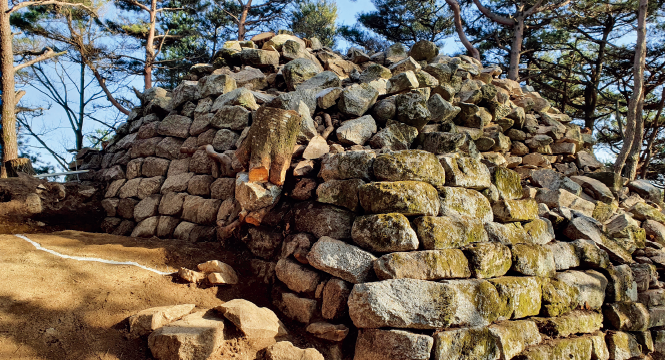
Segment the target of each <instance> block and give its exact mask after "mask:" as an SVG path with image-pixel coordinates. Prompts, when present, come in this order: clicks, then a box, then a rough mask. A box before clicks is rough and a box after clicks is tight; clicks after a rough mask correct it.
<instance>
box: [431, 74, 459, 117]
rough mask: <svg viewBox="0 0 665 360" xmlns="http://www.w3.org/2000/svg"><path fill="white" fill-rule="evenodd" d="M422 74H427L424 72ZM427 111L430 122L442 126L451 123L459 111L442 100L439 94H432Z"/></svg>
mask: <svg viewBox="0 0 665 360" xmlns="http://www.w3.org/2000/svg"><path fill="white" fill-rule="evenodd" d="M422 73H423V74H427V73H426V72H422ZM428 75H429V74H428ZM434 80H436V79H434ZM427 109H428V110H429V112H430V114H431V117H430V121H431V122H433V123H444V124H445V123H448V122H450V121H452V119H454V118H455V116H457V114H459V112H460V110H461V109H460V108H459V107H458V106H453V105H452V104H451V103H449V102H448V101H446V100H444V99H443V98H442V97H441V95H439V94H434V95H432V96H431V97H430V98H429V100H427Z"/></svg>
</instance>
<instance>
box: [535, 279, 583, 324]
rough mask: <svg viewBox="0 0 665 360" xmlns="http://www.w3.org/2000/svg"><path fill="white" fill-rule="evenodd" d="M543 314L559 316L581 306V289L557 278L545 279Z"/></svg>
mask: <svg viewBox="0 0 665 360" xmlns="http://www.w3.org/2000/svg"><path fill="white" fill-rule="evenodd" d="M542 289H543V298H542V307H541V315H543V316H551V317H554V316H559V315H562V314H565V313H567V312H570V311H572V310H574V309H576V308H577V307H578V306H579V303H578V299H579V295H580V294H579V292H580V291H579V289H578V288H577V287H574V286H571V285H568V284H566V283H564V282H563V281H559V280H557V279H547V278H546V279H543V282H542Z"/></svg>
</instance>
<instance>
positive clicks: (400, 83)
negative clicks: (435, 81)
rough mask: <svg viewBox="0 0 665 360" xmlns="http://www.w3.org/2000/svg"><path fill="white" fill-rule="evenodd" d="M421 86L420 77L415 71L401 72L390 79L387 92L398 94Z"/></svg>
mask: <svg viewBox="0 0 665 360" xmlns="http://www.w3.org/2000/svg"><path fill="white" fill-rule="evenodd" d="M419 86H420V84H418V79H417V78H416V74H414V73H413V71H411V70H409V71H406V72H402V73H399V74H397V75H395V76H393V77H391V78H390V79H389V80H388V86H387V88H386V92H387V93H388V94H397V93H401V92H403V91H407V90H412V89H417V88H418V87H419Z"/></svg>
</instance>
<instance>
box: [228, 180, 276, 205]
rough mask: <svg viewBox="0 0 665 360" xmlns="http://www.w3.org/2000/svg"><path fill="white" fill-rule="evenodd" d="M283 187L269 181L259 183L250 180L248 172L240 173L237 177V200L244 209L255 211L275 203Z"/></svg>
mask: <svg viewBox="0 0 665 360" xmlns="http://www.w3.org/2000/svg"><path fill="white" fill-rule="evenodd" d="M281 192H282V189H281V188H280V187H279V186H277V185H273V184H271V183H269V182H266V183H257V182H251V181H249V175H248V174H247V173H244V172H243V173H238V175H237V177H236V189H235V196H236V200H238V202H239V203H240V205H241V206H242V208H243V209H245V210H247V211H255V210H259V209H262V208H265V207H268V206H271V205H272V204H274V203H275V201H276V199H277V197H278V196H279V194H281Z"/></svg>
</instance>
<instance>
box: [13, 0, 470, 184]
mask: <svg viewBox="0 0 665 360" xmlns="http://www.w3.org/2000/svg"><path fill="white" fill-rule="evenodd" d="M375 9H376V8H375V7H374V5H373V4H372V2H371V1H370V0H356V1H352V0H337V14H338V21H337V23H338V24H339V25H353V24H354V23H355V22H356V15H357V14H358V13H361V12H368V11H372V10H375ZM107 10H108V11H113V9H107ZM109 14H111V13H107V15H109ZM111 16H112V15H111ZM455 40H456V38H451V39H449V40H447V41H445V44H444V46H443V48H442V52H444V53H453V52H455V51H457V50H458V49H459V48H460V46H459V45H458V44H455ZM339 45H340V47H341V48H343V49H345V48H347V47H348V46H349V44H347V43H345V42H343V41H342V42H341V43H340V44H339ZM52 66H53V65H52V64H48V63H45V64H44V67H45V68H48V67H52ZM88 76H89V75H88ZM131 84H132V85H133V86H135V87H136V88H137V89H141V88H142V87H143V83H142V79H140V78H135V79H133V80H131ZM25 90H26V91H27V92H28V93H27V96H26V97H25V100H26V101H29V103H30V104H32V105H38V104H39V105H41V104H45V103H47V102H49V99H48V98H47V97H46V96H44V95H42V94H40V93H39V92H38V91H36V90H35V89H33V88H25ZM70 96H75V94H71V95H70ZM115 111H116V110H115V109H114V108H112V109H110V110H106V111H104V112H103V114H98V115H99V116H107V117H113V116H114V115H115ZM32 127H33V128H34V129H35V130H36V132H38V133H43V135H42V139H43V140H44V141H45V142H46V143H47V144H48V145H49V146H50V147H52V148H54V149H55V151H56V152H58V153H59V154H60V155H62V156H64V157H65V158H66V159H68V160H69V159H72V158H73V155H72V154H70V153H67V151H66V149H72V148H74V147H75V146H74V144H75V141H74V138H73V132H72V131H71V129H70V128H69V123H68V121H67V118H66V116H65V113H64V111H63V110H62V109H60V108H59V107H58V106H57V105H55V104H54V105H53V107H52V108H51V109H50V110H48V111H46V112H45V113H44V115H43V116H42V117H41V118H36V119H34V120H33V125H32ZM96 127H97V125H96V124H95V123H92V122H90V121H88V122H87V123H86V125H85V130H86V132H92V131H94V129H95V128H96ZM25 140H26V142H27V145H28V146H29V147H30V148H29V150H30V152H32V153H33V154H37V155H38V157H39V159H40V160H42V161H43V162H46V163H50V164H51V165H54V166H55V167H56V171H58V172H59V171H61V169H60V168H59V167H58V166H57V163H56V162H55V161H54V160H53V158H52V156H51V154H50V153H48V152H47V151H46V150H44V149H41V148H40V145H39V144H38V143H37V141H35V140H34V139H33V138H32V137H30V136H26V137H25Z"/></svg>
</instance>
